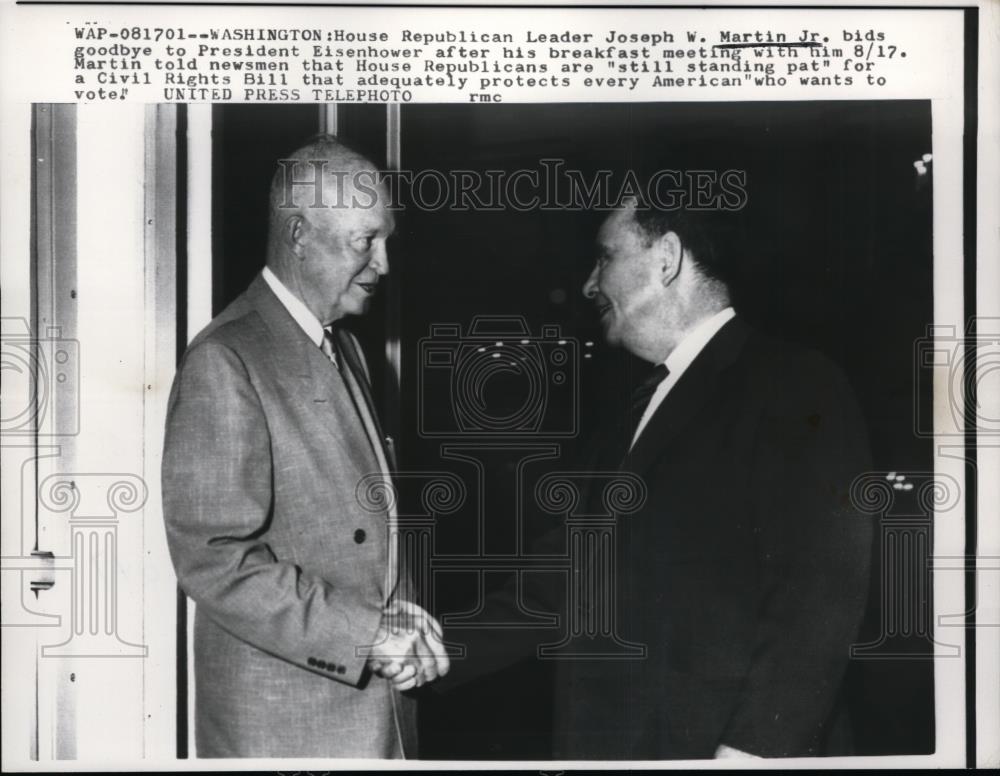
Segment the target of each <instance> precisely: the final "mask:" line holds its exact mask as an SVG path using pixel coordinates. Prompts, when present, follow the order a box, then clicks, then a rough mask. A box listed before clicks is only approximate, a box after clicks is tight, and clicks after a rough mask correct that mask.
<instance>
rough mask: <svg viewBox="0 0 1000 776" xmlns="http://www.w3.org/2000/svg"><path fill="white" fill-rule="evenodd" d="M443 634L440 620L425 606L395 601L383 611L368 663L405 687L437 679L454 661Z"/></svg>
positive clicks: (375, 672)
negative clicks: (450, 657) (446, 648)
mask: <svg viewBox="0 0 1000 776" xmlns="http://www.w3.org/2000/svg"><path fill="white" fill-rule="evenodd" d="M443 638H444V634H443V633H442V631H441V626H440V625H439V624H438V621H437V620H435V619H434V618H433V617H431V615H430V614H428V613H427V612H426V611H425V610H424V609H423V608H422V607H420V606H418V605H417V604H415V603H412V602H410V601H393V602H392V604H391V605H390V606H388V607H386V609H385V611H384V612H383V613H382V622H381V624H380V625H379V629H378V632H377V633H376V635H375V644H374V646H372V650H371V654H370V656H369V658H368V667H369V669H371V672H372V673H373V674H376V675H377V676H381V677H382V678H384V679H388V680H390V681H391V682H392V683H393V685H394V686H395V687H396V689H398V690H401V691H402V690H409V689H412V688H413V687H420V686H421V685H422V684H424V683H425V682H433V681H434V680H435V679H437V678H438V677H439V676H444V675H445V674H447V673H448V669H449V668H450V665H451V664H450V661H449V659H448V653H447V652H446V651H445V648H444V642H443Z"/></svg>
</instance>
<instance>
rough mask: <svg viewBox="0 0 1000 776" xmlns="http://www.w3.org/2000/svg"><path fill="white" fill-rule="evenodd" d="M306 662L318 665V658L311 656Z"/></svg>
mask: <svg viewBox="0 0 1000 776" xmlns="http://www.w3.org/2000/svg"><path fill="white" fill-rule="evenodd" d="M306 662H307V663H308V664H309V665H311V666H314V665H316V658H314V657H311V658H309V659H308V660H307V661H306Z"/></svg>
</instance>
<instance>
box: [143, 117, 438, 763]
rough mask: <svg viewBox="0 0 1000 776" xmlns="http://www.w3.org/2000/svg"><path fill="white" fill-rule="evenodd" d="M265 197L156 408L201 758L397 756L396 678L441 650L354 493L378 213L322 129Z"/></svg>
mask: <svg viewBox="0 0 1000 776" xmlns="http://www.w3.org/2000/svg"><path fill="white" fill-rule="evenodd" d="M270 204H271V215H270V224H269V239H268V250H267V266H266V268H265V269H264V270H263V272H262V273H261V274H260V275H259V276H258V277H257V278H256V279H255V280H254V281H253V283H252V284H251V285H250V287H249V288H248V289H247V291H246V292H245V293H244V294H243V295H242V296H240V297H239V298H238V299H237V300H236V301H235V302H233V303H232V304H231V305H230V306H229V307H227V308H226V310H224V311H223V312H222V313H221V314H220V315H219V316H218V317H216V318H215V319H214V320H213V321H212V322H211V323H210V324H209V325H208V327H206V328H205V330H204V331H202V332H201V333H200V334H199V335H198V336H197V337H196V338H195V339H194V341H192V343H191V345H190V346H189V347H188V349H187V352H186V353H185V354H184V357H183V359H182V361H181V364H180V367H179V369H178V373H177V377H176V379H175V381H174V386H173V390H172V393H171V397H170V405H169V411H168V418H167V429H166V440H165V449H164V458H163V500H164V516H165V520H166V528H167V537H168V540H169V545H170V551H171V555H172V558H173V562H174V566H175V568H176V570H177V577H178V580H179V582H180V585H181V587H182V588H183V589H184V591H185V593H187V595H189V596H190V597H191V598H193V599H194V600H195V602H196V604H197V610H196V611H197V614H196V620H195V655H194V657H195V678H196V688H197V697H196V705H195V709H196V738H195V741H196V748H197V753H198V755H199V756H201V757H251V756H252V757H371V758H396V757H404V756H407V755H412V754H413V753H414V743H415V714H414V708H413V703H414V701H413V699H412V698H409V697H407V696H405V695H403V694H402V691H404V690H407V689H409V688H411V687H413V686H414V685H416V684H420V683H422V682H423V681H429V680H433V679H434V678H436V677H437V676H439V675H442V674H444V673H446V672H447V670H448V660H447V656H446V654H445V652H444V649H443V647H442V645H441V642H440V638H439V637H440V631H439V626H438V625H437V623H436V622H434V621H433V619H432V618H431V617H430V616H429V615H427V613H426V612H424V611H423V610H422V609H420V608H419V607H418V606H417V605H416V604H414V603H412V602H409V601H406V600H402V598H401V596H400V595H398V590H400V589H402V587H403V586H404V585H403V583H401V577H405V570H404V571H403V572H400V570H399V569H398V568H397V558H396V552H395V548H394V547H393V541H392V539H391V535H392V531H391V530H387V529H391V527H392V525H393V521H394V518H395V515H394V514H393V513H392V512H391V511H388V512H386V511H384V512H382V513H378V512H372V511H371V506H372V505H370V504H369V505H362V504H361V503H359V500H358V496H357V493H358V486H359V483H361V482H362V480H365V478H369V477H371V476H372V475H373V474H374V475H375V476H378V475H379V474H380V473H381V475H382V476H383V477H385V478H388V477H389V470H390V466H391V464H390V462H391V460H392V451H391V449H389V448H388V446H387V442H386V437H385V436H384V435H383V434H382V432H381V430H380V427H379V423H378V417H377V415H376V412H375V408H374V406H373V403H372V398H371V391H370V388H369V384H368V374H367V367H366V365H365V362H364V357H363V355H362V353H361V350H360V348H359V347H358V343H357V341H356V340H355V339H354V337H353V336H352V335H350V333H348V332H347V331H346V330H345V329H342V328H338V327H337V325H336V324H337V322H340V321H341V320H342V319H343V318H344V317H345V316H349V315H360V314H362V313H364V312H365V311H366V309H367V308H368V306H369V304H370V301H371V298H372V295H373V294H374V293H375V290H376V287H377V285H378V281H379V278H380V277H381V276H383V275H385V274H386V273H387V272H388V256H387V253H386V240H387V238H388V237H389V236H390V234H391V233H392V231H393V229H394V219H393V214H392V211H391V210H390V208H389V203H388V201H387V196H386V192H385V190H384V188H383V187H382V186H380V185H378V184H377V181H376V175H375V170H374V167H373V166H372V164H371V163H370V162H369V161H368V160H367V159H365V158H363V157H361V156H360V155H358V154H356V153H354V152H353V151H351V150H350V149H348V148H346V147H345V146H344V145H343V144H341V143H339V142H338V141H337V140H336V139H335V138H332V137H329V136H326V137H323V138H320V139H318V140H316V141H314V142H311V143H310V144H309V145H307V146H305V147H304V148H302V149H300V150H298V151H297V152H295V153H294V154H293V155H292V156H291V157H290V159H288V160H285V161H284V162H283V163H282V164H281V165H280V166H279V169H278V171H277V173H276V174H275V178H274V182H273V184H272V188H271V203H270ZM366 481H367V480H366ZM389 509H390V510H391V506H390V507H389Z"/></svg>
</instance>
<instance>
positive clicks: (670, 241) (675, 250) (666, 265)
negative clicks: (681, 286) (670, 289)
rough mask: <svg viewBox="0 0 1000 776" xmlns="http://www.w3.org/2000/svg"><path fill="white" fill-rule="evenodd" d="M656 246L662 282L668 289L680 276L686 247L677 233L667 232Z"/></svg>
mask: <svg viewBox="0 0 1000 776" xmlns="http://www.w3.org/2000/svg"><path fill="white" fill-rule="evenodd" d="M655 246H656V259H657V261H658V262H659V264H660V266H659V271H660V282H661V283H662V284H663V285H664V287H666V286H669V285H670V284H671V283H673V282H674V280H675V279H676V278H677V276H678V275H679V274H680V271H681V263H682V261H683V258H684V245H683V243H681V238H680V237H678V236H677V232H667V233H666V234H665V235H663V236H661V237H660V238H659V239H658V240H657V241H656V243H655Z"/></svg>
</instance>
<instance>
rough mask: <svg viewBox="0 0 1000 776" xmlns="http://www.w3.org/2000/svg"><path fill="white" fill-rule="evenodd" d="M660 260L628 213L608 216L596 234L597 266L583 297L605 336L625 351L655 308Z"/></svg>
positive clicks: (630, 211) (631, 209) (659, 299)
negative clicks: (593, 307) (594, 308)
mask: <svg viewBox="0 0 1000 776" xmlns="http://www.w3.org/2000/svg"><path fill="white" fill-rule="evenodd" d="M660 263H661V262H660V261H659V259H658V257H657V255H656V250H655V248H654V245H653V244H652V243H651V242H650V241H649V240H648V238H647V237H646V236H645V235H644V234H643V232H642V230H641V229H640V228H639V226H637V225H636V223H635V220H634V218H633V208H632V207H626V208H624V209H622V210H617V211H615V212H614V213H612V214H611V215H610V216H608V218H607V219H606V220H605V222H604V223H603V224H602V225H601V229H600V231H599V232H598V234H597V263H596V264H595V265H594V269H593V271H592V272H591V273H590V277H589V278H587V282H586V283H585V284H584V286H583V295H584V296H585V297H587V298H588V299H593V300H594V303H595V304H596V305H597V312H598V315H600V317H601V325H602V327H603V328H604V337H605V339H606V340H607V342H608V343H609V344H611V345H623V346H625V347H626V348H627V347H629V344H630V343H631V342H634V341H636V340H637V338H640V339H641V336H642V332H641V327H642V326H643V323H644V322H645V321H647V320H650V319H651V315H650V314H651V312H652V311H653V310H654V309H655V307H656V305H658V304H660V302H661V297H660V292H661V290H662V287H663V286H662V283H661V280H660V274H659V272H658V269H659V266H660Z"/></svg>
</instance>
